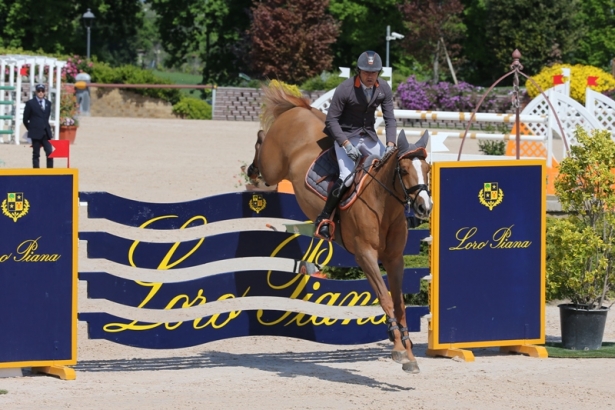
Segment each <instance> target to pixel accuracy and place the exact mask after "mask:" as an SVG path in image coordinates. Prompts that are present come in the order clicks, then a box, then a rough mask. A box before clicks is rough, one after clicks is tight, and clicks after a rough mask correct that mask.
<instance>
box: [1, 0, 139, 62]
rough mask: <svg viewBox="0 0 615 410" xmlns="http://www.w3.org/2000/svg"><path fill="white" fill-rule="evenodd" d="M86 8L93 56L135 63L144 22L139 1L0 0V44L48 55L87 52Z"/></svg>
mask: <svg viewBox="0 0 615 410" xmlns="http://www.w3.org/2000/svg"><path fill="white" fill-rule="evenodd" d="M88 8H90V9H91V10H92V12H93V13H94V15H95V16H96V17H95V19H94V21H93V22H92V28H91V54H92V55H96V56H98V57H99V58H100V59H103V60H105V61H107V62H110V63H116V64H119V63H129V62H134V56H135V54H136V51H135V50H136V48H137V45H136V42H137V40H136V37H137V33H138V30H139V29H140V27H141V26H142V22H143V4H142V3H141V1H140V0H63V1H34V0H0V45H1V46H4V47H12V48H23V49H24V50H31V51H36V50H41V51H43V52H46V53H64V54H82V55H85V54H86V48H87V33H86V29H85V27H84V24H83V21H82V18H81V16H82V15H83V13H84V12H85V11H86V10H87V9H88Z"/></svg>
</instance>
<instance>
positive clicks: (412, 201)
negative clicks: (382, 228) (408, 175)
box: [351, 152, 431, 212]
mask: <svg viewBox="0 0 615 410" xmlns="http://www.w3.org/2000/svg"><path fill="white" fill-rule="evenodd" d="M393 154H394V152H391V153H390V154H389V155H388V156H385V157H383V158H382V159H381V160H380V163H379V164H378V165H376V168H380V167H381V166H382V165H383V164H384V163H385V162H386V160H388V159H389V157H391V156H392V155H393ZM367 168H368V167H365V168H363V171H365V173H366V174H367V175H369V176H370V177H372V179H373V180H374V181H376V182H378V183H379V184H380V186H382V187H383V188H384V189H385V190H386V191H387V192H388V193H389V194H391V196H392V197H393V198H395V199H396V200H397V202H399V203H400V204H402V205H403V206H406V204H408V205H409V206H410V207H411V208H412V209H414V210H415V211H417V212H418V210H417V209H416V208H414V206H415V205H416V198H418V196H419V194H420V193H421V192H422V191H425V192H427V195H429V196H431V193H430V192H429V187H428V186H427V185H426V184H417V185H414V186H412V187H410V188H407V189H406V186H405V185H404V181H403V180H402V178H401V167H400V166H399V160H398V161H397V165H396V166H395V175H393V185H395V176H397V178H398V179H399V184H400V185H401V189H402V191H403V193H404V199H403V200H401V199H399V197H398V196H397V195H396V194H395V192H393V191H391V190H390V189H389V188H388V187H387V186H386V185H384V184H383V183H382V182H380V180H379V179H378V178H376V176H375V175H372V174H370V173H369V171H368V169H367ZM351 175H352V174H351ZM412 194H414V196H411V195H412Z"/></svg>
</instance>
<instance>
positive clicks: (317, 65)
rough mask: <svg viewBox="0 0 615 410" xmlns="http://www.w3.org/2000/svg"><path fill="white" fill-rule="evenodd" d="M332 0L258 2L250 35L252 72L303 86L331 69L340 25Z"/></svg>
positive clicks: (272, 0) (270, 0) (254, 9)
mask: <svg viewBox="0 0 615 410" xmlns="http://www.w3.org/2000/svg"><path fill="white" fill-rule="evenodd" d="M328 4H329V0H262V1H260V2H257V3H255V7H254V8H253V20H252V26H251V27H250V30H249V34H250V40H251V51H250V53H249V55H250V60H251V66H252V68H253V71H255V72H257V73H259V74H261V75H263V76H266V77H270V78H277V79H279V80H282V81H286V82H290V83H294V84H297V83H300V82H302V81H304V80H306V79H307V78H310V77H312V76H314V75H316V74H319V73H320V72H321V71H323V70H328V69H330V68H331V63H332V62H333V54H332V52H331V47H330V46H331V44H332V43H334V42H335V39H336V38H337V34H338V25H337V23H336V22H335V20H334V19H333V17H332V16H331V15H329V14H327V13H326V8H327V6H328Z"/></svg>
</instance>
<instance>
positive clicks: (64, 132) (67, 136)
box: [59, 125, 77, 144]
mask: <svg viewBox="0 0 615 410" xmlns="http://www.w3.org/2000/svg"><path fill="white" fill-rule="evenodd" d="M76 136H77V127H76V126H74V125H61V126H60V135H59V139H61V140H68V141H70V143H71V144H74V143H75V137H76Z"/></svg>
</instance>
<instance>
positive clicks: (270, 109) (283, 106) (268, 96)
mask: <svg viewBox="0 0 615 410" xmlns="http://www.w3.org/2000/svg"><path fill="white" fill-rule="evenodd" d="M262 89H263V92H264V94H265V95H264V96H263V109H262V110H263V111H262V116H261V129H263V130H264V131H265V133H267V131H269V127H271V124H273V121H274V120H275V119H276V118H278V117H279V116H280V115H281V114H283V113H285V112H286V111H288V110H290V109H291V108H295V107H301V108H307V109H308V110H311V109H312V107H311V106H310V100H308V99H307V98H305V97H296V96H294V95H291V94H288V93H287V92H286V91H284V90H283V89H282V88H281V87H276V86H273V87H272V86H263V87H262Z"/></svg>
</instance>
